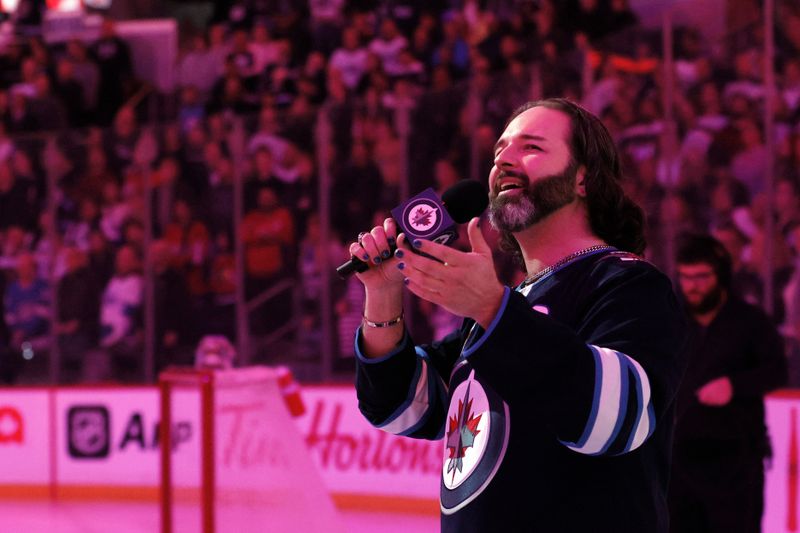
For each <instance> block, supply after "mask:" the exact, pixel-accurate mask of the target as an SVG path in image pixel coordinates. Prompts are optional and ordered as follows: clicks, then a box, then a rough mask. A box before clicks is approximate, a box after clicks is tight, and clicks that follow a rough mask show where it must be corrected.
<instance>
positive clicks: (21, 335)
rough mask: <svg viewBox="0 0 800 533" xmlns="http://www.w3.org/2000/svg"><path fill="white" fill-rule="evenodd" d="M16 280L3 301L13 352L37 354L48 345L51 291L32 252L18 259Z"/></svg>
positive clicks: (10, 285)
mask: <svg viewBox="0 0 800 533" xmlns="http://www.w3.org/2000/svg"><path fill="white" fill-rule="evenodd" d="M16 263H17V264H16V269H15V272H16V278H15V279H14V280H13V281H12V282H11V283H9V285H8V287H7V288H6V293H5V297H4V299H3V309H4V316H5V322H6V325H7V326H8V328H9V332H10V339H11V340H10V342H11V348H12V350H14V351H16V353H19V352H20V350H23V349H25V348H26V346H24V344H25V343H27V348H28V349H33V350H35V351H38V350H41V349H44V348H46V347H47V346H48V338H47V333H48V330H49V327H50V307H49V305H50V304H49V301H50V300H49V288H48V285H47V281H45V280H44V279H42V278H41V277H39V273H38V270H37V268H38V267H37V264H36V259H35V257H34V256H33V255H32V254H30V253H22V254H20V255H19V256H17V261H16Z"/></svg>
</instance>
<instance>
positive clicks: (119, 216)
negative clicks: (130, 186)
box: [100, 181, 132, 244]
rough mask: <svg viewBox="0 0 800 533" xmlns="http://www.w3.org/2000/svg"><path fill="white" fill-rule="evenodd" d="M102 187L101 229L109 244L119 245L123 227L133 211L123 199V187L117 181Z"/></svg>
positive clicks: (106, 183) (108, 182)
mask: <svg viewBox="0 0 800 533" xmlns="http://www.w3.org/2000/svg"><path fill="white" fill-rule="evenodd" d="M102 187H103V188H102V192H101V194H102V201H101V204H100V213H101V214H100V229H102V230H103V234H104V235H105V237H106V239H108V241H109V242H111V243H114V244H118V243H120V242H122V226H123V224H124V223H125V220H127V219H128V217H129V216H130V215H131V214H132V213H131V209H130V206H129V205H128V204H127V203H126V202H125V200H124V199H123V198H122V192H121V187H120V185H119V184H118V183H117V182H116V181H107V182H105V183H103V185H102Z"/></svg>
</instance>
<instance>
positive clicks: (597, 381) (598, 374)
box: [563, 346, 603, 449]
mask: <svg viewBox="0 0 800 533" xmlns="http://www.w3.org/2000/svg"><path fill="white" fill-rule="evenodd" d="M589 349H590V350H591V351H592V356H593V358H594V397H593V399H592V408H591V410H590V411H589V420H588V421H587V422H586V427H585V428H584V430H583V434H582V435H581V437H580V438H579V439H578V440H577V442H563V444H565V445H566V446H568V447H570V448H573V449H576V448H582V447H583V446H585V445H586V441H588V440H589V437H590V436H591V434H592V428H593V427H594V423H595V421H596V420H597V409H598V407H599V406H600V390H601V388H602V385H603V363H602V361H601V360H600V354H599V353H598V352H597V349H596V348H595V347H594V346H589Z"/></svg>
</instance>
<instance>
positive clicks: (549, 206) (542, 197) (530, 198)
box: [489, 158, 580, 233]
mask: <svg viewBox="0 0 800 533" xmlns="http://www.w3.org/2000/svg"><path fill="white" fill-rule="evenodd" d="M579 167H580V165H578V164H577V163H576V162H575V161H574V160H573V159H572V158H570V161H569V163H568V164H567V168H565V169H564V171H563V172H561V173H560V174H552V175H550V176H545V177H543V178H539V179H538V180H536V182H535V183H533V184H531V183H528V186H527V187H526V189H525V190H524V191H523V192H522V194H521V195H519V196H518V197H501V196H498V194H499V192H500V191H499V190H497V189H496V188H495V190H493V191H491V194H490V195H489V221H490V222H491V223H492V226H494V228H495V229H497V230H499V231H509V232H512V233H514V232H518V231H522V230H524V229H525V228H529V227H531V226H532V225H533V224H536V223H537V222H539V221H541V220H543V219H544V218H546V217H547V216H549V215H551V214H553V213H554V212H555V211H557V210H559V209H561V208H562V207H564V206H565V205H567V204H569V203H571V202H572V201H573V200H575V196H576V194H575V178H576V176H577V174H578V168H579ZM501 177H503V173H500V175H499V176H498V179H497V180H496V182H498V181H499V179H500V178H501Z"/></svg>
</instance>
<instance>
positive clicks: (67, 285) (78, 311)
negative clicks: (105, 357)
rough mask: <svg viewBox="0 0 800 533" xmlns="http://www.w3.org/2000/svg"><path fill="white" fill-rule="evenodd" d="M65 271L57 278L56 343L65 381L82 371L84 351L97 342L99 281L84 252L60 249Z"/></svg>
mask: <svg viewBox="0 0 800 533" xmlns="http://www.w3.org/2000/svg"><path fill="white" fill-rule="evenodd" d="M64 255H65V262H66V272H65V273H64V276H63V277H62V278H61V279H60V280H59V282H58V322H57V323H56V331H57V332H58V346H59V350H60V352H61V357H62V360H63V362H64V367H63V368H64V370H65V376H64V377H65V381H66V382H74V381H77V380H78V379H79V378H80V377H81V375H82V369H83V365H84V358H85V355H86V353H87V352H88V351H89V350H90V349H92V348H94V347H95V346H97V326H98V317H99V311H100V310H99V303H100V287H101V285H100V281H101V280H99V279H98V278H97V276H96V274H94V273H92V272H91V271H90V270H89V268H88V258H87V255H86V252H84V251H82V250H80V249H78V248H74V247H69V248H67V249H66V250H64Z"/></svg>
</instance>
